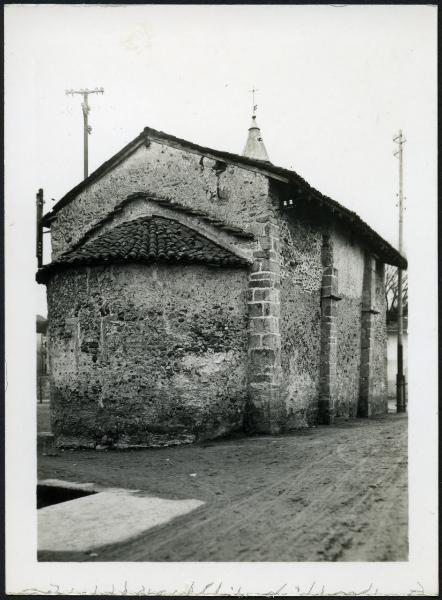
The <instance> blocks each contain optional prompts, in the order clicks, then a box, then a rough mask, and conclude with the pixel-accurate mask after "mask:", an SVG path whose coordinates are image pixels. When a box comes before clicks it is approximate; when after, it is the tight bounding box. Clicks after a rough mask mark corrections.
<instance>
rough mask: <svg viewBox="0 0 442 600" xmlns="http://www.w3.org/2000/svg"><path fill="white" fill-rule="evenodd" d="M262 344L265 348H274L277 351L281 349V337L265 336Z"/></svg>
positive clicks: (273, 334) (277, 335) (274, 335)
mask: <svg viewBox="0 0 442 600" xmlns="http://www.w3.org/2000/svg"><path fill="white" fill-rule="evenodd" d="M261 342H262V345H263V346H264V347H265V348H273V349H275V350H277V349H280V348H281V336H280V335H279V334H277V333H268V334H266V335H263V336H262V338H261Z"/></svg>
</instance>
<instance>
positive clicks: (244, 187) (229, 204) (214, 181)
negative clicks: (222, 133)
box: [51, 141, 268, 258]
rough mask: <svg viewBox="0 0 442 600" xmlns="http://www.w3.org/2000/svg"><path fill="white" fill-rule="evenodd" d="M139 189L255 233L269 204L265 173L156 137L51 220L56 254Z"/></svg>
mask: <svg viewBox="0 0 442 600" xmlns="http://www.w3.org/2000/svg"><path fill="white" fill-rule="evenodd" d="M136 192H146V193H149V194H152V195H157V196H159V197H168V198H170V199H171V200H175V201H177V202H180V203H181V204H184V205H186V206H191V207H192V208H195V209H200V210H203V211H206V212H208V213H209V214H211V215H212V216H214V217H218V218H220V219H223V220H225V221H227V222H228V223H229V224H231V225H235V226H238V227H242V228H245V229H249V230H251V231H254V229H253V224H254V223H255V222H256V220H257V219H259V218H260V217H262V216H263V215H264V214H265V213H266V211H267V208H268V207H267V198H268V179H267V177H266V176H265V175H262V174H260V173H257V172H255V171H252V170H248V169H245V168H240V167H236V166H233V165H226V164H225V163H222V162H220V161H216V160H213V159H211V158H208V157H205V156H201V155H199V154H197V153H192V152H189V151H184V150H182V149H179V148H175V147H172V146H169V145H166V144H164V143H160V142H155V141H152V142H151V143H150V145H149V146H148V147H145V146H141V147H140V148H138V149H137V150H136V151H135V152H134V154H132V155H131V156H129V157H128V158H127V159H126V160H125V161H124V162H122V163H121V164H119V165H117V166H116V167H115V168H114V169H113V170H112V171H111V172H109V173H107V174H106V175H104V176H103V177H102V178H101V179H99V180H98V181H96V182H94V183H91V184H90V185H89V186H88V187H87V188H86V189H84V190H82V191H81V192H80V193H79V194H78V196H77V197H76V198H74V199H73V200H72V201H71V202H69V203H68V204H67V205H66V206H65V207H63V208H61V209H60V211H59V212H58V213H57V216H56V219H55V221H54V222H53V223H52V224H51V242H52V258H55V257H56V256H57V255H58V254H60V253H61V252H64V251H65V250H67V249H69V248H70V247H71V246H72V245H73V244H74V243H75V242H77V241H78V240H79V239H80V238H81V236H82V235H83V234H84V233H85V232H86V231H87V230H89V229H90V228H91V227H92V226H93V225H94V224H95V223H97V222H98V221H99V220H101V219H102V218H103V217H105V216H106V215H107V214H109V213H110V212H111V211H112V209H113V208H115V206H116V205H117V204H119V203H120V202H121V201H122V200H124V199H125V198H127V196H128V195H129V194H133V193H136Z"/></svg>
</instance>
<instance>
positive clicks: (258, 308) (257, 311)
mask: <svg viewBox="0 0 442 600" xmlns="http://www.w3.org/2000/svg"><path fill="white" fill-rule="evenodd" d="M248 309H249V317H262V316H263V315H264V312H263V304H262V302H249V304H248Z"/></svg>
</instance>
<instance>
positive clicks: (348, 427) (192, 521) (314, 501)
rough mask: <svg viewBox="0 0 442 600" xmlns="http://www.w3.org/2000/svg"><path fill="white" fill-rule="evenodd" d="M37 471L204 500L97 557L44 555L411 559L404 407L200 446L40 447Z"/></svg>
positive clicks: (47, 475) (111, 558)
mask: <svg viewBox="0 0 442 600" xmlns="http://www.w3.org/2000/svg"><path fill="white" fill-rule="evenodd" d="M192 474H196V475H194V476H192ZM39 478H40V479H43V478H60V479H65V480H69V481H80V482H95V483H97V484H100V485H109V486H120V487H126V488H132V489H141V490H147V491H148V492H149V493H150V494H152V495H157V496H161V497H164V498H198V499H201V500H204V501H205V502H206V504H205V505H204V506H203V507H202V508H201V509H198V510H197V511H195V512H194V513H191V514H188V515H186V516H184V517H181V518H179V519H178V520H177V521H175V522H174V523H169V524H167V525H164V526H161V527H158V528H157V529H151V530H150V531H148V532H146V533H145V534H143V535H142V536H140V537H138V538H136V539H135V540H132V541H130V542H126V543H124V544H119V545H118V546H111V547H107V548H105V549H102V550H100V551H99V553H98V556H96V557H91V556H89V555H88V554H68V553H57V554H54V553H44V554H42V555H40V556H39V559H40V560H76V561H81V560H96V561H398V560H407V554H408V543H407V527H408V523H407V520H408V517H407V512H408V503H407V419H406V416H405V415H391V414H390V415H388V416H386V417H382V418H378V419H373V420H367V419H357V420H355V421H352V422H349V423H344V424H341V425H337V426H333V427H325V426H324V427H317V428H314V429H310V430H308V431H303V432H297V433H294V434H291V435H285V436H281V437H264V436H263V437H252V438H246V437H244V438H237V439H231V440H226V441H220V442H211V443H210V444H206V445H199V446H188V447H180V448H166V449H158V450H138V451H126V452H97V451H76V452H64V453H61V454H60V455H59V456H56V457H50V456H41V457H39Z"/></svg>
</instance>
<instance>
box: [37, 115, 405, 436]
mask: <svg viewBox="0 0 442 600" xmlns="http://www.w3.org/2000/svg"><path fill="white" fill-rule="evenodd" d="M43 226H45V227H47V228H50V233H51V243H52V259H51V262H50V263H49V264H47V265H45V266H43V267H42V268H41V269H39V271H38V273H37V281H38V282H40V283H44V284H46V286H47V297H48V319H49V328H48V335H49V361H50V377H51V411H52V417H51V418H52V430H53V432H54V434H55V437H56V441H57V443H58V444H59V445H63V446H84V447H94V446H96V445H98V444H101V445H103V444H104V445H108V446H114V447H120V448H122V447H129V446H159V445H168V444H179V443H187V442H193V441H197V440H203V439H209V438H215V437H217V436H222V435H226V434H228V433H230V432H234V431H246V432H250V433H253V432H261V433H278V432H285V431H290V430H293V429H298V428H304V427H309V426H312V425H314V424H317V423H323V424H332V423H333V422H334V421H337V420H339V419H349V418H352V417H356V416H363V417H370V416H372V415H376V414H380V413H385V412H386V411H387V365H386V363H387V331H386V318H385V298H384V265H385V263H387V264H392V265H396V266H400V267H401V268H406V266H407V264H406V260H405V258H404V257H402V255H400V254H399V253H398V252H397V250H395V249H394V248H393V247H392V246H391V245H389V244H388V243H387V242H386V241H385V240H383V239H382V238H381V237H380V236H379V235H378V234H377V233H375V232H374V231H373V230H372V229H371V228H370V227H369V226H368V225H367V224H366V223H364V222H363V221H362V220H361V219H360V218H359V217H358V216H357V215H356V214H355V213H353V212H351V211H350V210H348V209H346V208H344V207H343V206H341V205H340V204H338V203H337V202H336V201H334V200H332V199H330V198H328V197H326V196H324V195H323V194H321V193H320V192H319V191H317V190H316V189H314V188H313V187H311V186H310V185H309V184H308V183H307V182H306V181H305V180H304V179H302V178H301V177H300V176H299V175H297V174H296V173H295V172H293V171H289V170H287V169H283V168H280V167H276V166H274V165H273V164H272V163H271V162H270V161H269V159H268V156H267V153H266V149H265V147H264V144H263V141H262V137H261V133H260V130H259V128H258V126H257V124H256V120H255V117H253V120H252V125H251V127H250V129H249V136H248V139H247V143H246V147H245V150H244V153H243V155H242V156H240V155H236V154H230V153H227V152H221V151H218V150H213V149H210V148H205V147H201V146H199V145H197V144H194V143H192V142H188V141H185V140H182V139H178V138H176V137H173V136H171V135H168V134H165V133H163V132H160V131H156V130H154V129H151V128H149V127H146V128H145V129H144V130H143V131H142V132H141V133H140V135H139V136H137V137H136V138H135V139H134V140H133V141H132V142H130V143H129V144H128V145H127V146H126V147H124V148H123V149H122V150H121V151H120V152H118V153H117V154H116V155H115V156H113V157H112V158H111V159H110V160H108V161H107V162H105V163H104V164H103V165H102V166H101V167H99V168H98V169H97V170H96V171H95V172H94V173H92V174H91V175H90V176H89V177H87V179H85V180H84V181H82V182H81V183H80V184H79V185H77V186H76V187H75V188H73V189H72V190H71V191H70V192H68V193H67V194H66V195H65V196H64V197H63V198H62V199H61V200H60V201H59V202H57V204H56V205H55V206H54V208H53V209H52V210H51V211H50V212H49V213H47V214H46V215H45V216H44V217H43Z"/></svg>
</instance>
